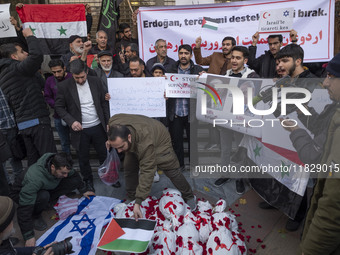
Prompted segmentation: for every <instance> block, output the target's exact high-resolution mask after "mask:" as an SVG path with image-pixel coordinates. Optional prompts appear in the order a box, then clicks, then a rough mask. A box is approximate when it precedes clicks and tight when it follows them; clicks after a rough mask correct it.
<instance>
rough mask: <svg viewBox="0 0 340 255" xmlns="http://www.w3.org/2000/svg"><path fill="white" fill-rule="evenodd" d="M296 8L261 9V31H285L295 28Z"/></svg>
mask: <svg viewBox="0 0 340 255" xmlns="http://www.w3.org/2000/svg"><path fill="white" fill-rule="evenodd" d="M293 15H294V8H282V9H274V10H267V11H261V13H260V20H259V29H258V31H259V33H284V32H289V31H290V30H291V29H292V28H293V22H294V16H293Z"/></svg>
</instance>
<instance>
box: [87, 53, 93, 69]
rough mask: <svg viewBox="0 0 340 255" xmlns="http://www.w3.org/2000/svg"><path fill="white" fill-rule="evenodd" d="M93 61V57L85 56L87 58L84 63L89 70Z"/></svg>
mask: <svg viewBox="0 0 340 255" xmlns="http://www.w3.org/2000/svg"><path fill="white" fill-rule="evenodd" d="M93 59H94V55H87V57H86V60H87V61H86V63H87V66H88V67H89V68H91V67H92V62H93Z"/></svg>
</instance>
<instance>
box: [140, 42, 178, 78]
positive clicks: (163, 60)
mask: <svg viewBox="0 0 340 255" xmlns="http://www.w3.org/2000/svg"><path fill="white" fill-rule="evenodd" d="M155 50H156V53H157V55H156V56H155V57H153V58H150V59H149V60H148V61H147V62H146V68H147V69H148V70H149V71H150V72H151V69H152V66H153V65H154V64H156V63H160V64H162V65H163V66H164V68H165V70H166V71H168V69H169V68H171V66H172V65H174V64H175V63H176V61H175V60H173V59H172V58H170V57H168V55H167V52H168V49H167V46H166V41H165V40H164V39H158V40H157V41H156V43H155ZM151 73H152V72H151Z"/></svg>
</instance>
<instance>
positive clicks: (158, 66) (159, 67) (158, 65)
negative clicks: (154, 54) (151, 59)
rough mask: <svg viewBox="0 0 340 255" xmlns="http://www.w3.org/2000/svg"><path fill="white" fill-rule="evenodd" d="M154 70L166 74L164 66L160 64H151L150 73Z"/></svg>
mask: <svg viewBox="0 0 340 255" xmlns="http://www.w3.org/2000/svg"><path fill="white" fill-rule="evenodd" d="M156 69H161V70H162V71H163V73H165V72H166V71H165V68H164V66H163V65H162V64H161V63H155V64H153V66H152V67H151V73H153V72H154V71H155V70H156Z"/></svg>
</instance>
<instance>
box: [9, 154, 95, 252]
mask: <svg viewBox="0 0 340 255" xmlns="http://www.w3.org/2000/svg"><path fill="white" fill-rule="evenodd" d="M86 188H87V187H85V185H84V183H83V182H82V180H81V178H80V176H79V174H78V172H77V171H75V170H74V169H73V161H72V158H71V156H69V155H66V154H65V153H59V154H58V153H57V154H54V153H45V154H44V155H43V156H42V157H41V158H40V159H39V160H38V161H37V162H36V163H35V164H33V165H32V166H30V167H29V168H28V170H27V171H26V172H25V173H22V174H21V175H20V178H17V179H16V180H15V182H14V184H13V188H12V191H11V193H10V197H11V198H12V199H13V200H14V201H15V202H16V203H17V204H18V212H17V217H18V223H19V226H20V229H21V234H22V236H23V238H24V240H25V246H28V247H32V246H35V245H36V241H35V234H34V229H35V230H38V231H43V230H46V229H47V224H46V222H45V221H44V219H43V218H42V215H41V214H42V212H43V211H44V210H46V209H47V208H48V207H49V204H50V202H52V204H54V203H55V202H56V201H57V199H58V198H59V197H60V196H62V195H66V194H68V193H70V192H72V191H73V190H75V189H78V191H79V192H80V193H81V194H83V195H84V196H85V197H87V198H89V196H94V195H95V193H94V192H93V191H92V190H87V189H86ZM18 254H20V253H18Z"/></svg>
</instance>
